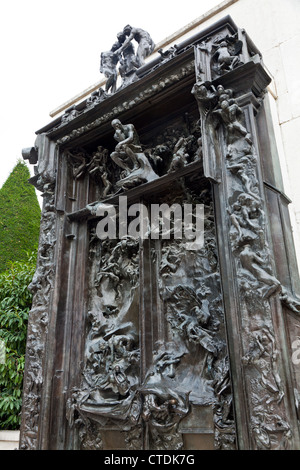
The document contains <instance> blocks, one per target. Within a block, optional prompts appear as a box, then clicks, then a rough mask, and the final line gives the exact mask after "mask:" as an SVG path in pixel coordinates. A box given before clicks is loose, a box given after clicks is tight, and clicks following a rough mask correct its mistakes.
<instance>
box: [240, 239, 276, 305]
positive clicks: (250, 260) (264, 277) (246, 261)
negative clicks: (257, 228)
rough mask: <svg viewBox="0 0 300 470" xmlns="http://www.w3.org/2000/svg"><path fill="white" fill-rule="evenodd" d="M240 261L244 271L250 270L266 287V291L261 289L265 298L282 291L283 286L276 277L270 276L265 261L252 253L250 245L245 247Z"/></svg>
mask: <svg viewBox="0 0 300 470" xmlns="http://www.w3.org/2000/svg"><path fill="white" fill-rule="evenodd" d="M240 260H241V263H242V266H243V268H244V269H246V270H248V271H249V272H250V273H251V274H253V276H254V277H255V278H256V279H257V280H258V281H260V282H262V283H263V284H265V285H266V286H269V287H267V288H265V289H263V288H262V289H259V290H260V291H261V293H262V294H264V297H270V296H271V295H273V294H275V293H277V292H279V291H280V290H281V284H280V282H279V281H278V279H276V278H275V277H274V276H272V275H271V274H269V273H268V272H267V271H266V269H265V266H264V265H265V260H264V259H263V258H261V257H260V256H259V255H257V254H256V253H254V251H252V249H251V247H250V245H249V244H247V245H245V246H244V248H243V250H242V252H241V253H240Z"/></svg>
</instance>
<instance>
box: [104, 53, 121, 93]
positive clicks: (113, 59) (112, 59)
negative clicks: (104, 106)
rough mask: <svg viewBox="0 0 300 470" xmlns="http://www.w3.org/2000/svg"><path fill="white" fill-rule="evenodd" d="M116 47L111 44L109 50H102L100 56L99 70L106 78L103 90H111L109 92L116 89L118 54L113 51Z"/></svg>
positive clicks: (113, 91)
mask: <svg viewBox="0 0 300 470" xmlns="http://www.w3.org/2000/svg"><path fill="white" fill-rule="evenodd" d="M116 49H117V47H116V46H115V45H113V46H112V48H111V50H110V51H107V52H102V53H101V56H100V58H101V60H100V72H101V73H103V74H104V75H105V77H106V78H107V82H106V85H105V91H106V92H109V90H111V93H115V91H116V89H117V76H118V73H117V65H118V62H119V55H118V54H116V53H115V51H116Z"/></svg>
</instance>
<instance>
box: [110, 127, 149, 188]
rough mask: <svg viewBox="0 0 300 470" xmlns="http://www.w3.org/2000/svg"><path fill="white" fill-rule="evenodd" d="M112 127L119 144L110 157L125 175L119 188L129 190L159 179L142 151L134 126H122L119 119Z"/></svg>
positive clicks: (118, 183) (118, 184)
mask: <svg viewBox="0 0 300 470" xmlns="http://www.w3.org/2000/svg"><path fill="white" fill-rule="evenodd" d="M111 125H112V127H113V128H114V129H115V134H114V138H115V140H116V141H117V142H118V144H117V145H116V147H115V151H114V152H112V153H111V155H110V156H111V158H112V160H113V161H114V162H115V163H116V164H117V165H118V166H119V167H121V168H123V170H124V173H125V175H124V178H122V179H121V180H120V181H118V182H117V186H119V187H122V188H129V187H133V186H137V185H138V184H142V183H146V182H148V181H153V180H154V179H157V178H158V175H157V174H156V173H155V172H154V170H153V169H152V167H151V165H150V163H149V160H148V159H147V157H146V155H145V154H144V152H143V150H142V147H141V144H140V140H139V136H138V134H137V132H136V129H135V127H134V125H133V124H122V123H121V121H119V119H114V120H113V121H112V123H111Z"/></svg>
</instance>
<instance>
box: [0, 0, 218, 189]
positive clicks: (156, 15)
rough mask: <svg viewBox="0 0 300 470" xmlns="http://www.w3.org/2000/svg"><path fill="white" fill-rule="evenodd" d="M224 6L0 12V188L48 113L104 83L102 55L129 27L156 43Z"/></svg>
mask: <svg viewBox="0 0 300 470" xmlns="http://www.w3.org/2000/svg"><path fill="white" fill-rule="evenodd" d="M219 3H221V0H184V1H181V2H178V1H177V2H175V1H174V0H151V1H142V0H131V1H127V2H126V1H125V0H111V1H108V0H106V1H101V0H51V1H48V0H4V1H2V2H1V6H0V18H1V27H0V40H1V78H0V80H1V104H2V112H1V118H0V119H1V127H0V130H1V157H0V158H1V160H0V161H1V163H0V187H1V186H2V184H3V183H4V182H5V180H6V179H7V177H8V175H9V173H10V172H11V170H12V169H13V167H14V166H15V164H16V162H17V160H18V158H22V155H21V152H22V148H25V147H31V146H33V145H34V142H35V138H36V136H35V131H37V130H38V129H40V128H41V127H43V126H44V125H46V124H48V123H49V122H50V121H51V120H52V118H51V117H50V116H49V113H50V112H51V111H52V110H53V109H55V108H57V107H58V106H59V105H61V104H62V103H64V102H65V101H67V100H68V99H70V98H72V97H73V96H75V95H77V94H78V93H80V92H81V91H83V90H84V89H86V88H88V87H89V86H90V85H93V84H94V83H96V82H97V81H98V80H100V79H101V78H103V76H102V75H101V74H100V72H99V63H100V53H101V52H102V51H106V50H109V49H110V48H111V46H112V44H113V43H114V42H115V40H116V34H117V33H118V32H119V31H121V30H122V29H123V27H124V26H125V25H126V24H131V25H132V26H135V27H139V28H142V29H145V30H146V31H148V32H149V33H150V35H151V36H152V38H153V40H154V42H156V43H158V42H160V41H162V40H163V39H164V38H165V37H167V36H169V35H170V34H172V33H174V32H175V31H177V30H179V29H180V28H181V27H183V26H185V25H186V24H188V23H190V22H191V21H193V20H194V19H196V18H197V17H198V16H201V15H202V14H203V13H205V12H206V11H208V10H210V9H211V8H212V7H214V6H215V5H217V4H219Z"/></svg>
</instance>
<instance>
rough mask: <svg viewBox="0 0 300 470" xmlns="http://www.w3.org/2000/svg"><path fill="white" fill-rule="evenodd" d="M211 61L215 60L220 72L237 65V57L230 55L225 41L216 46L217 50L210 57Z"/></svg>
mask: <svg viewBox="0 0 300 470" xmlns="http://www.w3.org/2000/svg"><path fill="white" fill-rule="evenodd" d="M212 59H216V61H217V63H218V66H219V69H220V71H221V70H223V69H230V70H231V69H233V68H234V67H235V66H236V65H237V64H238V63H239V58H238V56H236V55H231V54H230V52H229V50H228V44H227V42H226V41H222V42H221V43H220V44H219V45H218V48H217V50H216V51H215V53H214V54H213V55H212Z"/></svg>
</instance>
